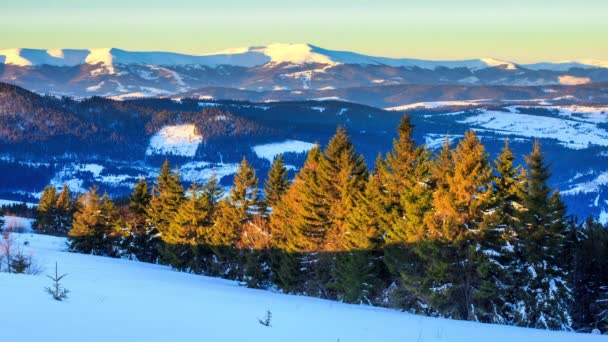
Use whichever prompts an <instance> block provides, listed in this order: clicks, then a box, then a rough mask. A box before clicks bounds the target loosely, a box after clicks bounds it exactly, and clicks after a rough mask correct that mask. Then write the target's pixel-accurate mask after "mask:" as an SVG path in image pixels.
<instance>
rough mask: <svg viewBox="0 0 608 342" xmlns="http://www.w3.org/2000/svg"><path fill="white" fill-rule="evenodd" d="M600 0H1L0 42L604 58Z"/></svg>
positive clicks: (607, 18)
mask: <svg viewBox="0 0 608 342" xmlns="http://www.w3.org/2000/svg"><path fill="white" fill-rule="evenodd" d="M607 37H608V1H607V0H501V1H497V0H483V1H482V0H375V1H363V0H348V1H347V0H299V1H288V0H282V1H278V0H221V1H220V0H215V1H205V0H163V1H161V0H103V1H88V0H81V1H76V0H19V1H9V0H6V1H3V4H2V5H1V10H0V49H2V48H14V47H27V48H93V47H117V48H121V49H125V50H134V51H175V52H182V53H189V54H203V53H210V52H214V51H219V50H222V49H227V48H235V47H243V46H259V45H268V44H271V43H311V44H313V45H317V46H320V47H323V48H326V49H332V50H348V51H355V52H360V53H365V54H369V55H376V56H387V57H410V58H424V59H435V60H450V59H467V58H480V57H493V58H498V59H505V60H510V61H516V62H534V61H541V60H544V61H559V60H571V59H581V58H593V59H600V60H608V38H607Z"/></svg>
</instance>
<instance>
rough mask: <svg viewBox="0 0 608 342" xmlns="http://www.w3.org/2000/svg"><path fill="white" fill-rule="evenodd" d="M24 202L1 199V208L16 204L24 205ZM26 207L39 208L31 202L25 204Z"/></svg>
mask: <svg viewBox="0 0 608 342" xmlns="http://www.w3.org/2000/svg"><path fill="white" fill-rule="evenodd" d="M22 203H24V202H21V201H13V200H6V199H0V206H4V205H15V204H22ZM25 205H26V206H27V207H28V208H33V207H35V206H37V205H38V204H37V203H31V202H25Z"/></svg>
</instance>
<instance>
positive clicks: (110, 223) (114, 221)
mask: <svg viewBox="0 0 608 342" xmlns="http://www.w3.org/2000/svg"><path fill="white" fill-rule="evenodd" d="M78 204H79V205H78V210H77V211H76V213H75V214H74V222H73V223H72V229H71V230H70V231H69V233H68V236H69V239H70V249H71V250H72V251H75V252H80V253H89V254H96V255H107V256H112V257H115V256H118V252H119V251H118V249H117V248H116V247H117V245H118V243H117V240H118V239H119V237H120V235H121V233H122V232H121V231H120V217H119V215H118V212H117V210H116V207H115V206H114V203H113V202H112V201H111V200H110V198H109V197H108V196H107V194H106V195H104V196H103V199H102V198H100V196H99V194H98V193H97V189H96V188H95V187H93V188H91V189H89V191H88V192H86V193H85V194H83V195H81V196H80V197H79V198H78Z"/></svg>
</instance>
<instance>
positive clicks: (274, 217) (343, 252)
mask: <svg viewBox="0 0 608 342" xmlns="http://www.w3.org/2000/svg"><path fill="white" fill-rule="evenodd" d="M412 133H413V129H412V125H411V124H410V121H409V119H408V118H407V117H404V118H403V120H402V122H401V123H400V125H399V127H398V130H397V137H396V139H395V140H394V143H393V148H392V150H391V151H389V152H388V153H387V154H386V156H382V155H379V156H378V158H377V160H376V162H375V165H374V167H373V169H371V170H368V168H367V166H366V164H365V161H364V158H363V156H362V155H361V154H358V153H357V152H356V151H355V147H354V145H353V144H352V142H351V140H350V138H349V136H348V134H347V132H346V130H345V129H343V128H338V130H337V131H336V134H335V135H334V136H333V138H332V139H331V140H330V141H329V143H328V144H327V146H326V147H325V148H324V149H322V148H321V147H320V146H318V145H317V146H315V147H314V148H312V149H311V150H310V151H309V153H308V157H307V159H306V161H305V163H304V165H303V166H302V168H301V169H300V170H299V172H298V173H297V174H296V176H295V179H294V180H293V181H291V182H290V181H289V179H288V177H287V169H286V166H285V164H284V162H283V159H282V158H281V156H277V157H276V158H275V160H274V162H273V163H272V165H271V168H270V172H269V174H268V177H267V180H266V182H265V184H263V185H260V184H259V181H258V178H257V176H256V173H255V170H254V169H253V167H252V166H251V164H249V162H248V161H247V160H245V159H243V160H242V162H241V163H240V165H239V167H238V170H237V173H236V175H235V176H234V183H233V185H232V187H231V188H230V190H229V191H228V193H227V194H224V192H223V190H222V187H221V186H220V185H219V182H218V180H217V179H216V178H215V177H211V178H210V179H208V180H207V181H206V182H203V183H201V184H197V183H194V184H192V185H191V186H190V187H189V188H188V189H187V190H184V188H183V185H182V182H181V180H180V176H179V171H178V170H174V171H172V170H171V168H170V165H169V163H168V162H165V163H164V164H163V166H162V167H161V170H160V172H159V175H158V178H157V179H156V182H155V183H154V184H152V185H151V184H148V182H147V181H146V180H143V179H142V180H140V181H139V183H138V184H137V185H136V186H135V188H134V190H133V194H132V195H131V196H130V201H129V204H128V205H125V206H123V207H120V208H116V207H115V206H114V204H113V203H112V201H111V200H110V199H109V198H108V196H107V195H104V196H100V195H99V194H98V193H97V190H96V189H95V188H93V189H91V190H90V191H89V192H87V193H85V194H83V195H81V196H80V197H79V199H78V201H77V202H76V206H75V207H76V212H75V213H74V215H73V223H72V228H71V230H70V231H69V238H70V241H71V247H72V249H73V250H74V251H78V252H84V253H93V254H100V255H108V256H114V257H127V258H133V259H137V260H141V261H146V262H159V263H163V264H167V265H171V266H172V267H174V268H175V269H178V270H182V271H187V272H193V273H202V274H208V275H213V276H221V277H226V278H231V279H236V280H238V281H241V282H243V283H244V284H246V285H248V286H250V287H258V288H267V287H271V286H273V287H278V288H280V289H281V290H283V291H285V292H289V293H298V294H306V295H311V296H318V297H323V298H330V299H337V300H341V301H344V302H349V303H366V304H372V305H382V306H390V307H397V308H401V309H404V310H408V311H411V312H417V313H422V314H427V315H432V316H441V317H450V318H456V319H466V320H474V321H480V322H491V323H501V324H511V325H518V326H526V327H535V328H543V329H577V330H583V331H590V330H592V329H600V330H602V331H606V329H607V328H608V305H606V302H607V300H606V299H607V298H608V288H606V286H607V282H606V280H607V279H606V276H605V275H606V274H608V272H606V270H607V269H608V261H607V260H608V258H607V257H606V253H607V251H606V250H607V248H608V234H606V230H605V228H602V227H601V226H598V224H597V223H596V222H594V221H593V220H588V221H587V222H586V223H585V224H583V225H582V226H579V227H577V226H576V224H575V222H574V221H573V219H571V218H569V217H567V216H566V208H565V205H564V203H563V202H562V200H561V198H560V196H559V192H557V191H556V190H554V189H552V188H551V187H550V185H549V178H550V172H549V167H548V164H547V162H546V161H545V159H544V158H545V157H544V155H543V152H542V150H541V146H540V143H539V142H538V141H537V142H536V143H535V144H534V145H533V147H532V152H531V153H530V154H529V155H528V156H526V158H525V163H524V165H516V164H515V160H516V157H515V155H514V154H513V152H512V151H511V150H510V147H509V143H508V141H507V142H506V143H505V145H504V147H503V149H502V152H501V153H500V154H499V155H498V156H497V157H496V158H495V159H494V160H492V159H491V158H490V156H489V154H488V153H487V152H486V151H485V147H484V146H483V144H482V143H481V142H480V140H479V138H478V137H477V135H476V134H475V132H473V131H471V132H467V133H466V134H465V135H464V138H463V139H461V140H460V141H459V142H458V144H456V145H455V146H452V145H451V144H450V141H449V140H448V139H446V142H445V143H444V145H443V148H442V149H441V150H440V151H439V152H438V153H437V154H435V155H434V154H433V153H432V151H430V150H428V149H427V148H426V147H425V146H424V145H416V143H415V141H414V139H413V137H412ZM47 197H48V199H47ZM55 197H57V195H56V194H53V192H52V190H48V194H46V191H45V195H43V199H44V202H45V204H44V206H43V207H42V212H49V209H45V208H54V207H56V205H53V203H56V202H58V200H56V199H55ZM59 197H61V195H60V196H59ZM42 202H43V200H42V199H41V204H42ZM47 203H48V204H47ZM44 220H47V218H46V217H44V216H41V217H40V219H39V222H40V224H41V225H44V224H45V223H44V222H48V221H44ZM598 241H599V242H598ZM602 258H603V259H602ZM591 261H592V262H591Z"/></svg>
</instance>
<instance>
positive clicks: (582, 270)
mask: <svg viewBox="0 0 608 342" xmlns="http://www.w3.org/2000/svg"><path fill="white" fill-rule="evenodd" d="M577 232H578V233H579V238H578V240H579V242H578V244H577V246H576V251H575V254H574V255H575V259H574V269H573V276H572V277H571V279H572V286H573V297H574V301H573V308H572V318H573V323H574V325H573V328H575V329H576V330H577V331H582V332H591V331H592V330H593V329H598V330H600V331H601V332H602V333H607V332H608V285H607V284H608V229H606V228H605V227H603V226H602V225H601V224H600V223H599V222H597V221H595V220H594V219H593V218H591V217H589V218H587V220H586V221H585V222H584V223H583V224H582V225H581V227H579V228H578V229H577Z"/></svg>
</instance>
